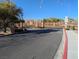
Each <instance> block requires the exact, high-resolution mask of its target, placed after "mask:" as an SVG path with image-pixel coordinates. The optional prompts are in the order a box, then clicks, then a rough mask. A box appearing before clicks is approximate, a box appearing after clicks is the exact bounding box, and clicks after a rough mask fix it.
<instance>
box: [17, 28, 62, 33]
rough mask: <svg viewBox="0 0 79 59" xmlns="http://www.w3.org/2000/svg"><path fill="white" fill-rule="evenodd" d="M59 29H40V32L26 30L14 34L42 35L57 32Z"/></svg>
mask: <svg viewBox="0 0 79 59" xmlns="http://www.w3.org/2000/svg"><path fill="white" fill-rule="evenodd" d="M60 30H61V29H41V30H27V31H24V32H17V33H16V34H23V33H36V34H42V33H50V32H57V31H60Z"/></svg>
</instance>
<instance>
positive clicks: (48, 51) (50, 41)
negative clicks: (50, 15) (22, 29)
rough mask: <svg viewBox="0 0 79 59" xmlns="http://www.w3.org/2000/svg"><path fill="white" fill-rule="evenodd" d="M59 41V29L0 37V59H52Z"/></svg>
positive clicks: (60, 32)
mask: <svg viewBox="0 0 79 59" xmlns="http://www.w3.org/2000/svg"><path fill="white" fill-rule="evenodd" d="M61 40H62V30H61V29H59V30H40V31H38V30H37V31H29V32H28V33H23V34H15V35H11V36H6V37H0V41H1V42H3V43H1V42H0V59H52V58H53V57H54V55H55V53H56V50H57V49H58V47H59V44H60V42H61ZM7 41H8V42H7Z"/></svg>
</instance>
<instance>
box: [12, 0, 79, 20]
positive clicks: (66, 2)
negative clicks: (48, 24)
mask: <svg viewBox="0 0 79 59" xmlns="http://www.w3.org/2000/svg"><path fill="white" fill-rule="evenodd" d="M13 1H14V2H15V3H16V5H17V6H18V7H21V8H22V9H23V18H24V19H43V18H49V17H55V18H64V17H65V16H68V17H70V18H77V17H78V1H77V0H13Z"/></svg>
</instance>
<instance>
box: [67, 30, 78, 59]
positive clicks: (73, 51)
mask: <svg viewBox="0 0 79 59" xmlns="http://www.w3.org/2000/svg"><path fill="white" fill-rule="evenodd" d="M66 32H67V37H68V54H67V55H68V56H67V59H78V33H76V32H75V31H73V30H67V31H66Z"/></svg>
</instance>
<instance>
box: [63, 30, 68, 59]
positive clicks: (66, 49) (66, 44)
mask: <svg viewBox="0 0 79 59" xmlns="http://www.w3.org/2000/svg"><path fill="white" fill-rule="evenodd" d="M64 32H65V38H64V39H65V45H64V54H63V58H62V59H67V52H68V37H67V33H66V29H64Z"/></svg>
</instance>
